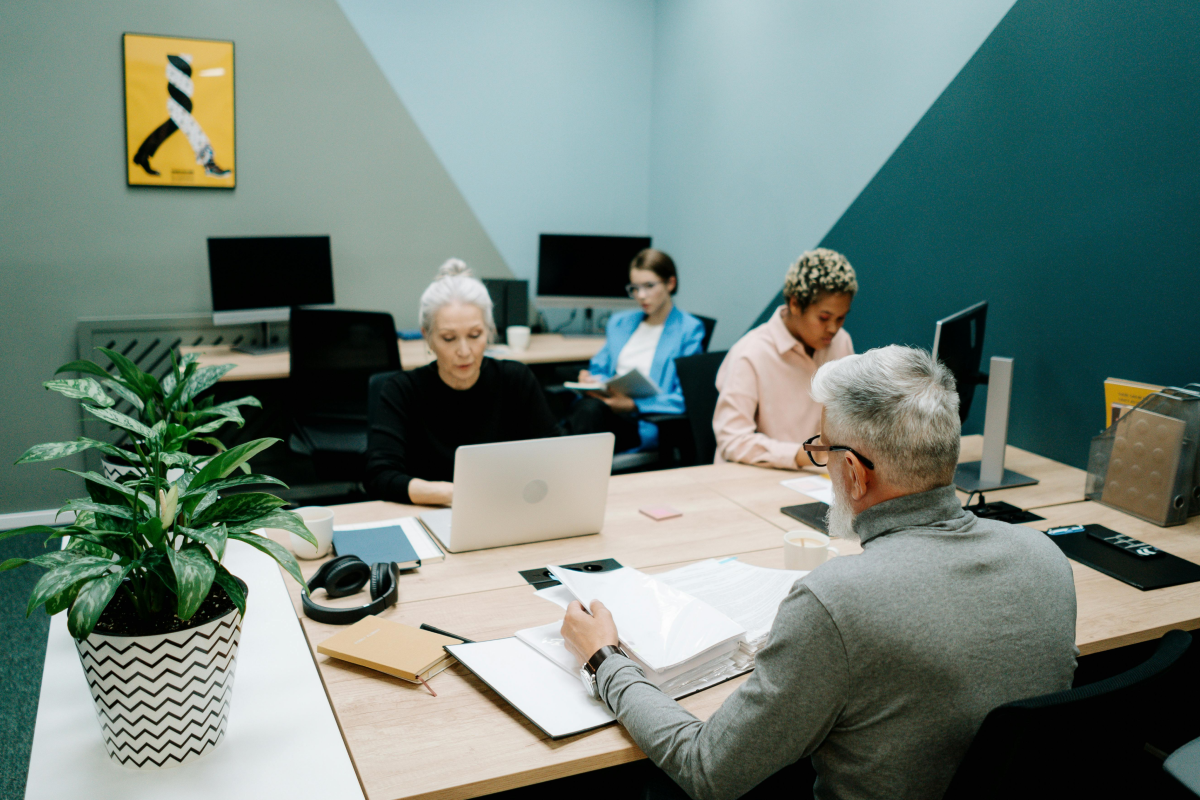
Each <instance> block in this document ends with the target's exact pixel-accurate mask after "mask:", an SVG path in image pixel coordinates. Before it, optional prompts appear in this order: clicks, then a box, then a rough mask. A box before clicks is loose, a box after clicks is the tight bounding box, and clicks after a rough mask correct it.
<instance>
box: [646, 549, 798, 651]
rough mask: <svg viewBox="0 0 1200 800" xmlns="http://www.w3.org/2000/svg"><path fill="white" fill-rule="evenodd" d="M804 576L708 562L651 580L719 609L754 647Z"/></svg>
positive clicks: (762, 637)
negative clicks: (793, 587) (743, 633)
mask: <svg viewBox="0 0 1200 800" xmlns="http://www.w3.org/2000/svg"><path fill="white" fill-rule="evenodd" d="M807 574H808V573H807V572H803V571H797V570H786V569H768V568H766V567H755V566H752V565H750V564H743V563H742V562H740V561H736V560H735V561H725V562H718V561H714V560H713V559H711V558H710V559H708V560H706V561H698V562H696V563H695V564H689V565H688V566H686V567H680V568H679V569H674V570H671V571H670V572H664V573H661V574H659V575H656V576H655V577H657V578H658V579H659V580H660V581H662V582H663V583H665V584H667V585H668V586H673V587H675V588H676V589H679V590H680V591H683V592H687V593H688V594H690V595H692V596H693V597H697V598H699V599H701V600H703V601H704V602H706V603H708V604H709V605H710V606H712V607H713V608H717V609H720V610H721V611H722V612H724V613H725V615H726V616H728V617H729V618H730V619H732V620H733V621H734V622H737V623H738V624H739V625H741V626H742V627H743V628H745V629H746V639H747V641H748V642H750V643H755V642H759V641H760V640H764V639H765V638H766V635H767V634H768V633H770V631H771V626H772V625H773V624H774V623H775V614H776V613H777V612H778V611H779V604H780V603H782V602H783V600H784V598H785V597H787V596H788V594H789V593H790V592H791V591H792V586H793V585H795V583H796V581H798V580H800V579H801V578H803V577H804V576H805V575H807Z"/></svg>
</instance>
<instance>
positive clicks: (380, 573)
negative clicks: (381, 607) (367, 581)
mask: <svg viewBox="0 0 1200 800" xmlns="http://www.w3.org/2000/svg"><path fill="white" fill-rule="evenodd" d="M391 566H392V565H391V564H384V563H382V562H381V563H378V564H372V565H371V599H372V600H378V599H379V598H381V597H383V596H384V595H385V594H387V593H388V591H390V590H391V588H392V570H391Z"/></svg>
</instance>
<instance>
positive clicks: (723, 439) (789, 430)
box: [713, 248, 858, 469]
mask: <svg viewBox="0 0 1200 800" xmlns="http://www.w3.org/2000/svg"><path fill="white" fill-rule="evenodd" d="M857 291H858V279H857V278H856V277H855V274H854V268H853V267H851V266H850V262H849V261H847V260H846V257H845V256H843V255H842V254H841V253H836V252H834V251H833V250H827V249H825V248H817V249H816V250H810V251H809V252H807V253H804V254H803V255H801V256H800V258H799V259H797V261H796V263H794V264H792V266H791V267H790V268H789V269H788V271H787V276H786V277H785V278H784V282H783V296H784V298H785V299H786V300H787V304H786V305H783V306H780V307H779V308H778V309H776V311H775V313H774V314H772V315H771V318H770V319H769V320H767V321H766V322H765V323H763V324H762V325H759V326H758V327H757V328H755V329H753V330H751V331H750V332H749V333H747V334H746V335H745V336H743V337H742V338H741V339H740V340H738V343H737V344H735V345H734V346H733V348H732V349H730V351H729V355H728V356H726V357H725V361H724V362H723V363H722V364H721V369H720V371H719V372H718V373H717V390H718V391H719V392H720V393H721V394H720V397H719V398H718V399H717V410H716V413H715V414H714V415H713V431H714V433H716V436H717V457H716V461H717V463H721V462H723V461H741V462H743V463H746V464H755V465H758V466H763V467H776V468H778V469H799V468H800V467H802V466H805V465H807V464H808V463H809V462H808V457H807V456H806V455H805V453H804V451H803V450H802V449H801V444H803V442H804V440H805V439H808V438H809V437H810V436H814V435H816V434H818V433H820V432H821V406H820V404H819V403H817V402H816V401H814V400H813V399H812V397H811V396H810V394H809V388H810V383H809V382H810V381H811V379H812V376H813V374H814V373H815V372H816V371H817V368H818V367H820V366H821V365H822V364H824V363H826V362H828V361H833V360H835V359H838V358H841V357H842V356H848V355H850V354H851V353H853V352H854V345H853V343H852V342H851V341H850V334H849V333H847V332H846V331H845V330H843V328H842V325H843V324H844V323H845V321H846V315H847V314H849V313H850V303H851V302H852V301H853V300H854V294H855V292H857Z"/></svg>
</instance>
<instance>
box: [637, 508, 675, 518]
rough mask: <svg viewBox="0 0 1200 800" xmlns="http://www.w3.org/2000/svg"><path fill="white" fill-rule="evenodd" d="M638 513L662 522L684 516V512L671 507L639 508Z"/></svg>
mask: <svg viewBox="0 0 1200 800" xmlns="http://www.w3.org/2000/svg"><path fill="white" fill-rule="evenodd" d="M638 511H640V512H642V513H643V514H645V515H646V516H647V517H649V518H650V519H653V520H658V521H660V522H661V521H662V520H664V519H671V517H682V516H683V512H682V511H680V510H679V509H676V508H671V507H670V506H646V507H645V508H639V509H638Z"/></svg>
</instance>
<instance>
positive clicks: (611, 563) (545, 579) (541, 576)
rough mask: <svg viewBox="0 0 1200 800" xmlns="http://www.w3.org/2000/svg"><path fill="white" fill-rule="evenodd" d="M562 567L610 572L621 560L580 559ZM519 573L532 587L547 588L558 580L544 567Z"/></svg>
mask: <svg viewBox="0 0 1200 800" xmlns="http://www.w3.org/2000/svg"><path fill="white" fill-rule="evenodd" d="M562 568H563V569H573V570H575V571H576V572H611V571H612V570H614V569H620V568H621V562H619V561H617V560H616V559H615V558H602V559H600V560H599V561H580V562H579V563H577V564H563V565H562ZM520 575H521V577H522V578H524V579H525V581H526V582H527V583H528V584H529V585H530V586H532V587H533V588H534V589H537V590H541V589H549V588H550V587H551V586H558V585H559V581H558V579H557V578H555V577H554V576H553V575H551V574H550V571H549V570H548V569H546V568H545V567H539V568H537V569H523V570H521V571H520Z"/></svg>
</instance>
